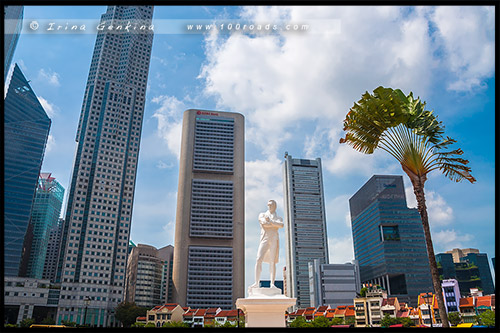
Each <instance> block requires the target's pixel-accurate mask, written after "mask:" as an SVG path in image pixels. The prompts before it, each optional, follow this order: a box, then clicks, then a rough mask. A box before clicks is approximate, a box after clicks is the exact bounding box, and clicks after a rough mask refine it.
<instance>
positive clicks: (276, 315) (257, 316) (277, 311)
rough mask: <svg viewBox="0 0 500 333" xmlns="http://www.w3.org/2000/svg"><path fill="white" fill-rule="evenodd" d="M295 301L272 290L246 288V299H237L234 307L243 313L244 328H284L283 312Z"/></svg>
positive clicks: (278, 290)
mask: <svg viewBox="0 0 500 333" xmlns="http://www.w3.org/2000/svg"><path fill="white" fill-rule="evenodd" d="M296 301H297V299H296V298H289V297H286V296H285V295H283V294H281V290H280V289H278V288H276V287H274V288H248V297H247V298H238V299H237V300H236V307H237V308H238V309H242V310H243V312H244V313H245V327H286V322H285V311H286V309H288V308H289V307H291V306H293V305H295V303H296Z"/></svg>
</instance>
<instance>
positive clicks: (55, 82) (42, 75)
mask: <svg viewBox="0 0 500 333" xmlns="http://www.w3.org/2000/svg"><path fill="white" fill-rule="evenodd" d="M59 78H60V75H59V74H58V73H56V72H54V71H52V70H50V69H49V70H45V69H43V68H42V69H40V70H39V71H38V79H39V80H41V81H44V82H46V83H48V84H50V85H52V86H55V87H59V86H60V85H61V84H60V82H59Z"/></svg>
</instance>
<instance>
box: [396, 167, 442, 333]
mask: <svg viewBox="0 0 500 333" xmlns="http://www.w3.org/2000/svg"><path fill="white" fill-rule="evenodd" d="M403 170H404V171H405V172H406V173H407V174H408V176H409V177H410V180H411V182H412V185H413V192H414V193H415V197H416V199H417V209H418V212H419V213H420V217H421V219H422V226H423V228H424V236H425V244H426V245H427V256H428V258H429V266H430V269H431V277H432V284H433V286H434V294H435V295H436V300H437V302H438V308H439V316H440V318H441V323H442V325H443V326H442V327H450V325H449V323H448V316H447V314H446V308H445V306H444V300H443V292H442V289H441V280H440V279H439V272H438V268H437V263H436V256H435V255H434V247H433V245H432V238H431V230H430V227H429V217H428V216H427V206H426V204H425V194H424V183H425V181H426V180H427V176H426V175H422V176H419V175H415V174H414V173H413V172H411V171H410V170H408V169H406V168H404V167H403ZM432 311H434V310H432ZM431 320H432V319H431Z"/></svg>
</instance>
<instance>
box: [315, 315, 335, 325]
mask: <svg viewBox="0 0 500 333" xmlns="http://www.w3.org/2000/svg"><path fill="white" fill-rule="evenodd" d="M311 324H312V325H313V327H330V326H332V322H331V321H330V320H328V318H326V317H323V316H321V317H317V318H315V319H314V320H313V321H312V322H311Z"/></svg>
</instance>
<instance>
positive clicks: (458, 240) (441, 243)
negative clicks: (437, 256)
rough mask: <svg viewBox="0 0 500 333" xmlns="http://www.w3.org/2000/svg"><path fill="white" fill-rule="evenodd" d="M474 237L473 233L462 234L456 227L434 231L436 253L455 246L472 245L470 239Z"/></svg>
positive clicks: (466, 246) (433, 238) (465, 246)
mask: <svg viewBox="0 0 500 333" xmlns="http://www.w3.org/2000/svg"><path fill="white" fill-rule="evenodd" d="M473 239H474V236H473V235H471V234H467V233H466V234H462V233H461V232H458V231H456V230H455V229H446V230H441V231H438V232H433V233H432V242H433V245H434V250H435V252H436V253H440V252H445V251H448V250H450V249H454V248H468V247H471V245H470V241H472V240H473Z"/></svg>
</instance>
